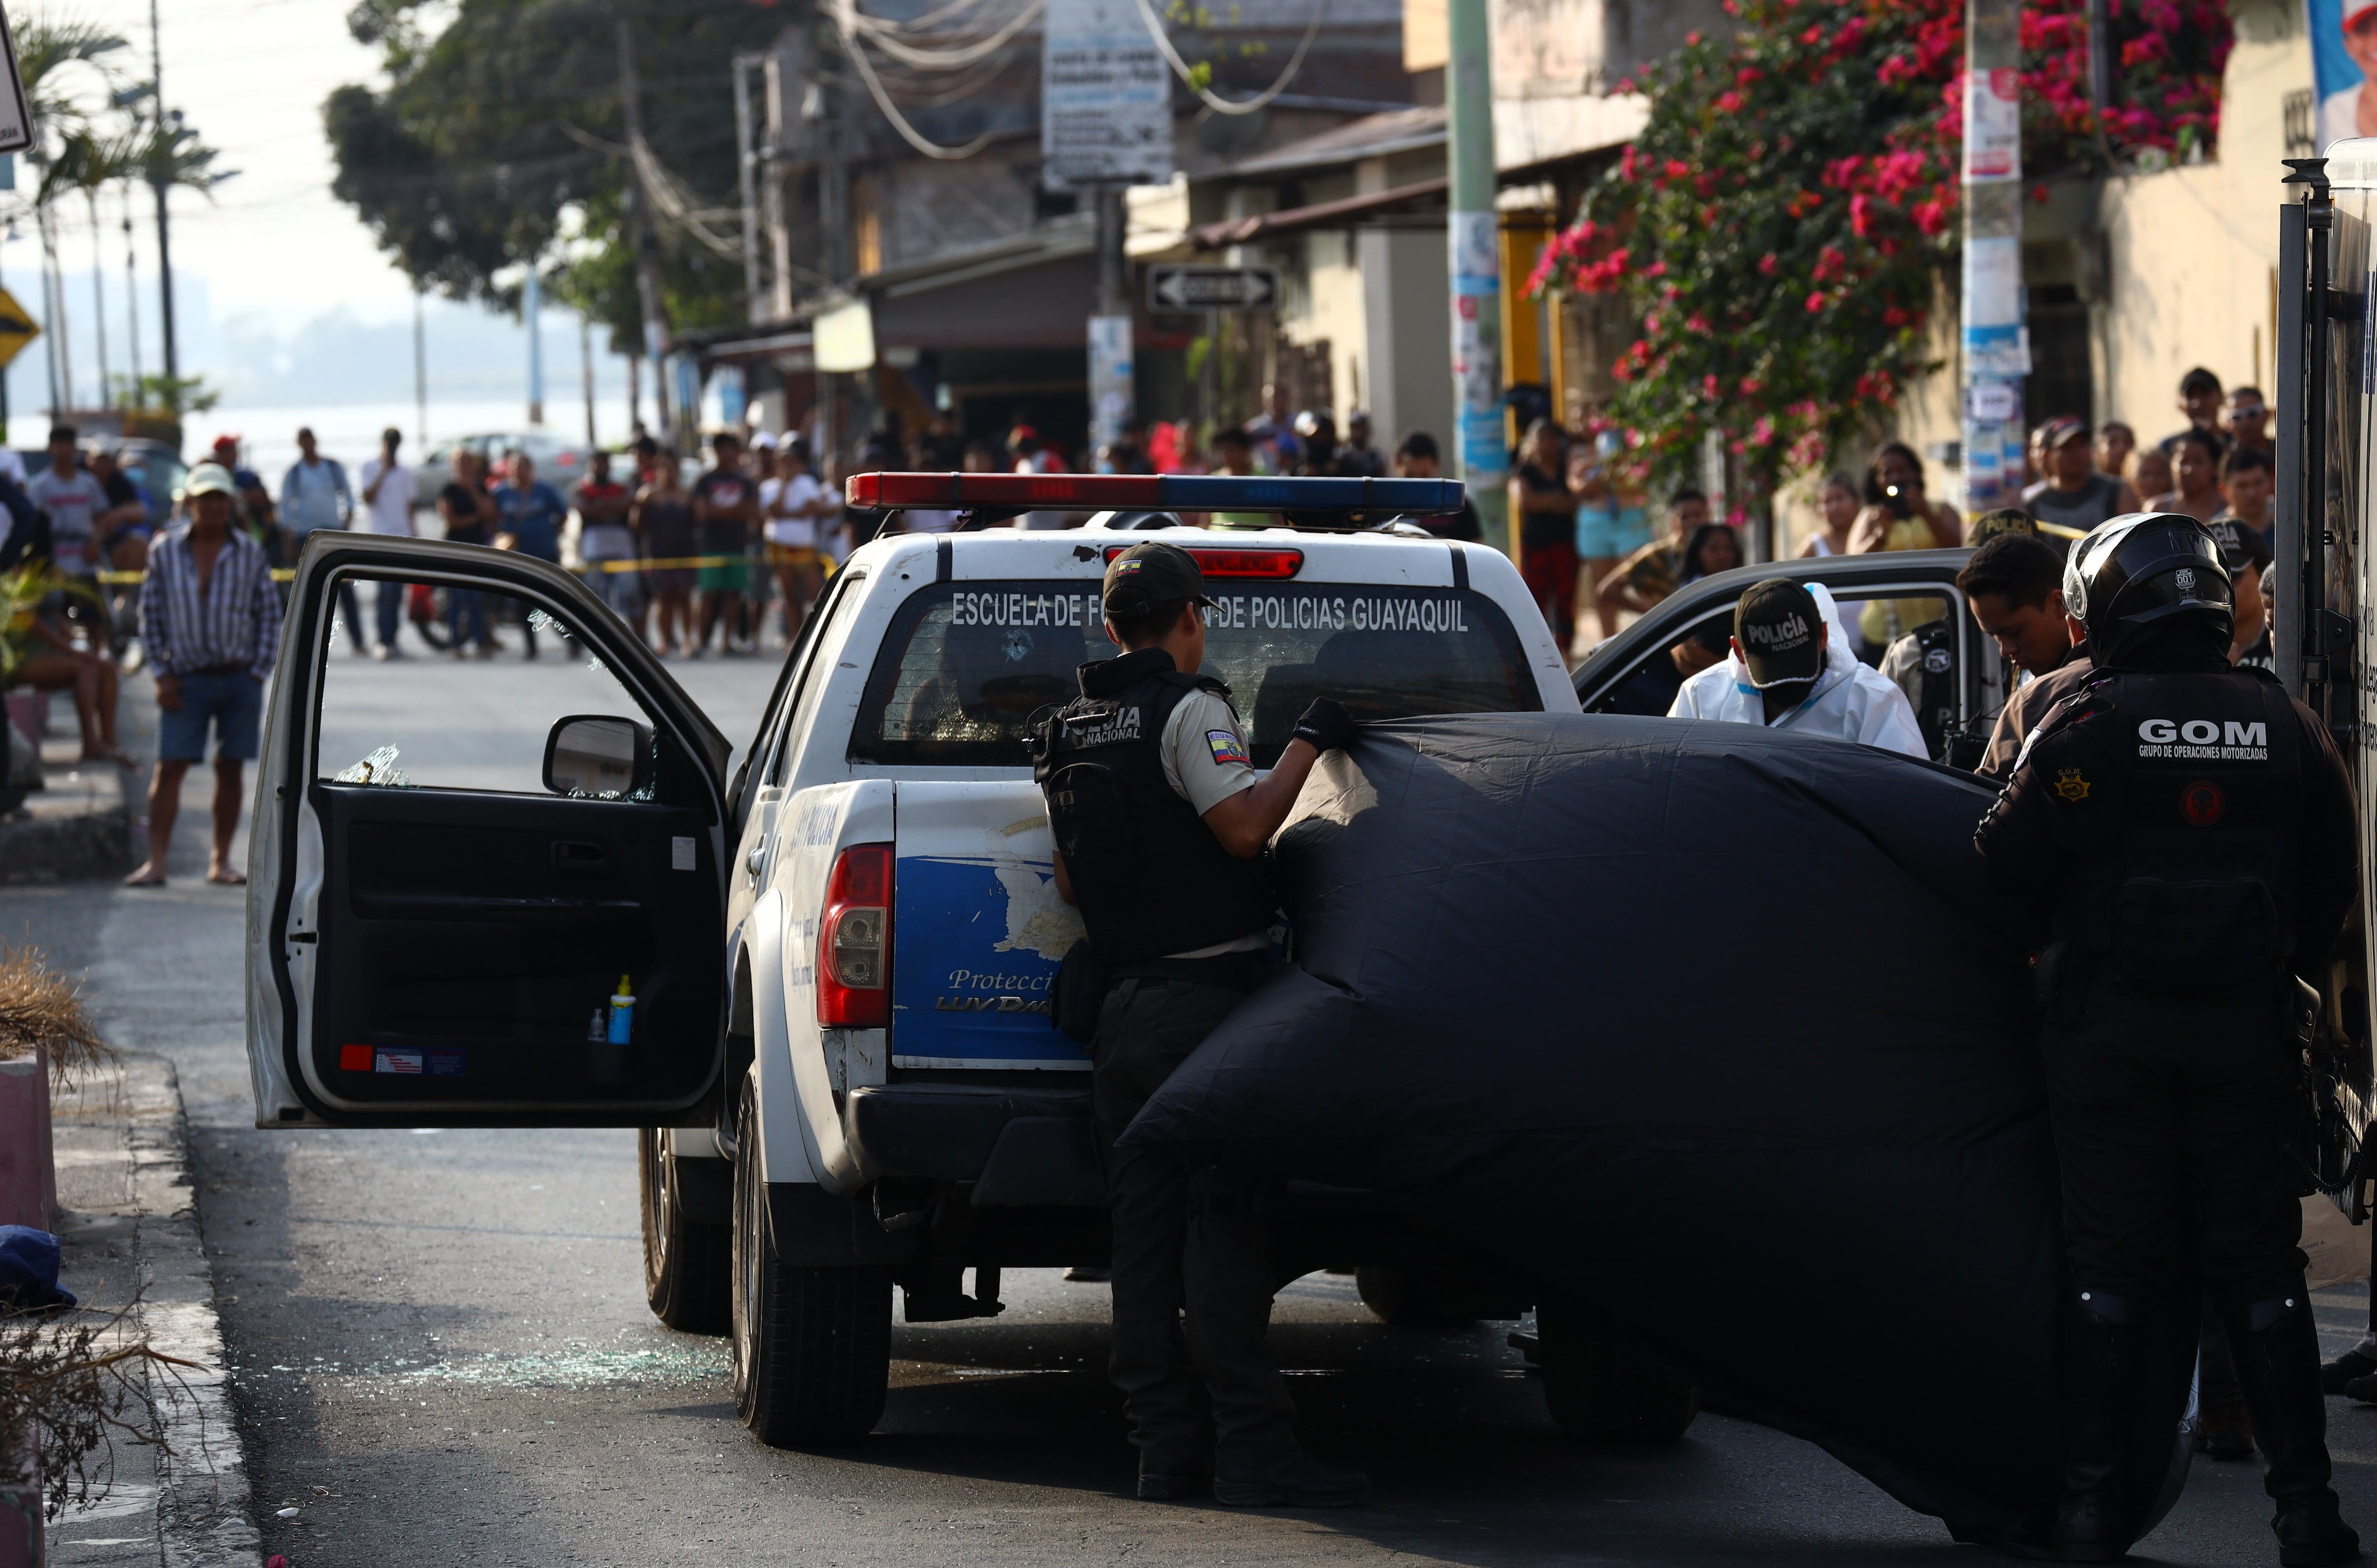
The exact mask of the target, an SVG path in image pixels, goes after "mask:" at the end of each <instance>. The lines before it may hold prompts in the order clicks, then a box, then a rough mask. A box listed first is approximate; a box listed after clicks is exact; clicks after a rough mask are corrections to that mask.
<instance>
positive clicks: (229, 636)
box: [125, 462, 281, 887]
mask: <svg viewBox="0 0 2377 1568" xmlns="http://www.w3.org/2000/svg"><path fill="white" fill-rule="evenodd" d="M183 494H184V496H185V497H187V498H188V500H189V504H190V521H189V522H188V523H187V524H186V525H185V526H184V527H181V528H177V529H175V530H174V531H173V533H168V534H167V535H166V536H165V537H164V538H163V539H161V540H160V541H158V543H157V547H156V548H155V549H153V550H151V551H150V552H149V575H148V577H147V578H145V579H144V580H142V581H141V584H140V645H141V647H142V648H144V649H146V650H147V651H148V658H149V668H150V669H151V670H153V671H155V672H156V676H157V706H158V708H159V710H160V712H159V714H158V720H157V772H156V776H155V777H154V778H152V779H151V780H150V781H149V858H148V860H147V861H145V862H144V863H143V864H142V865H141V867H140V868H139V869H138V870H137V871H135V872H133V873H132V875H131V876H130V877H129V878H127V879H125V880H127V881H128V882H130V883H131V885H132V886H134V887H155V886H158V885H160V884H161V883H162V882H163V881H164V880H165V853H166V851H167V849H169V848H170V847H171V846H172V844H173V819H174V817H175V816H176V815H177V814H178V813H179V812H180V810H181V805H182V777H183V775H184V774H185V773H187V772H189V771H190V764H191V763H193V762H202V761H204V760H206V755H207V733H208V731H209V729H211V730H212V731H213V732H214V740H215V759H214V760H215V804H214V845H213V853H212V854H211V855H209V856H208V859H207V880H209V881H210V882H231V883H238V882H244V881H245V880H247V879H246V878H245V877H244V876H242V875H240V873H239V870H238V869H237V868H235V867H233V865H232V861H231V841H232V836H233V834H234V833H236V832H238V831H239V803H240V800H241V798H242V796H243V795H244V794H245V792H244V791H243V789H242V788H241V780H240V775H241V773H242V772H243V771H244V770H245V767H246V764H247V760H248V759H249V758H251V757H254V756H255V755H256V750H257V723H258V721H259V720H260V719H261V718H262V717H263V713H264V683H265V680H266V679H267V678H268V677H269V676H270V675H271V674H272V661H273V659H274V658H275V657H276V656H277V655H278V654H279V653H280V652H281V595H280V594H279V593H278V592H275V591H274V589H273V586H272V570H271V568H270V567H269V565H268V564H267V563H266V561H265V558H264V546H263V545H258V544H257V542H256V541H255V540H253V539H250V538H249V537H248V536H247V535H246V534H245V533H243V532H241V531H240V530H239V529H236V528H233V526H232V525H231V519H232V504H233V498H234V497H236V495H237V494H238V485H236V484H235V483H234V482H233V479H232V476H231V471H230V470H228V469H226V468H224V467H223V466H222V465H221V464H220V463H213V462H202V463H200V464H198V465H197V467H196V468H194V469H192V470H190V477H189V479H188V481H187V483H186V484H185V485H184V487H183Z"/></svg>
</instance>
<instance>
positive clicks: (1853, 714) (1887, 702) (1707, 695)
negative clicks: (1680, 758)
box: [1667, 582, 1931, 760]
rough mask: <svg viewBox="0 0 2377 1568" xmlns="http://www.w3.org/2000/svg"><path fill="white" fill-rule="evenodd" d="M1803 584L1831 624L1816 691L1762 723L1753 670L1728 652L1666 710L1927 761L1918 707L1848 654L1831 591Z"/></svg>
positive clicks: (1685, 687)
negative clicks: (1848, 742) (1819, 737)
mask: <svg viewBox="0 0 2377 1568" xmlns="http://www.w3.org/2000/svg"><path fill="white" fill-rule="evenodd" d="M1807 586H1808V592H1810V593H1812V594H1814V595H1815V598H1816V607H1817V608H1818V609H1820V610H1822V612H1823V615H1824V619H1825V621H1826V623H1827V624H1829V625H1830V626H1831V627H1832V628H1833V630H1832V637H1831V639H1830V640H1829V641H1828V642H1827V643H1826V644H1825V648H1824V673H1823V674H1822V675H1821V676H1817V677H1816V686H1815V689H1814V690H1812V691H1810V693H1809V694H1808V700H1806V701H1804V702H1802V703H1800V704H1799V705H1798V707H1797V708H1794V709H1792V710H1791V712H1787V713H1786V714H1784V715H1783V716H1782V717H1781V718H1779V719H1777V720H1775V721H1774V724H1766V707H1765V699H1764V698H1762V697H1761V696H1760V695H1759V692H1758V688H1756V687H1754V686H1752V685H1750V671H1749V670H1748V669H1746V668H1745V667H1744V666H1743V664H1742V663H1741V656H1740V655H1739V654H1738V653H1732V652H1728V653H1726V656H1725V663H1723V664H1712V665H1710V666H1709V667H1708V668H1707V669H1704V670H1702V672H1701V673H1700V674H1698V675H1696V676H1692V677H1691V678H1690V680H1688V681H1686V682H1684V685H1683V689H1681V690H1680V691H1678V692H1677V693H1676V703H1675V706H1674V707H1672V708H1669V709H1668V710H1667V717H1669V718H1671V719H1716V720H1720V721H1723V722H1725V723H1727V724H1763V725H1765V726H1766V727H1767V728H1769V729H1778V730H1790V731H1793V732H1794V733H1796V734H1799V735H1822V736H1831V737H1832V738H1834V740H1854V741H1857V742H1859V743H1860V744H1863V745H1866V746H1879V747H1881V748H1882V749H1883V750H1885V751H1903V752H1905V754H1906V755H1907V756H1909V757H1921V758H1924V759H1926V760H1929V757H1930V755H1931V752H1930V749H1929V748H1928V747H1926V746H1925V745H1924V744H1923V732H1922V731H1921V730H1920V729H1918V728H1917V727H1916V724H1915V709H1914V707H1913V706H1912V705H1911V704H1909V703H1908V701H1907V700H1906V693H1905V692H1904V691H1901V690H1899V689H1898V683H1897V682H1896V681H1893V680H1892V679H1891V678H1890V677H1889V676H1885V675H1883V674H1882V673H1881V671H1880V670H1877V669H1872V668H1869V667H1868V666H1867V665H1865V664H1859V663H1858V662H1857V655H1856V654H1855V653H1853V652H1850V650H1851V649H1852V648H1854V647H1856V646H1857V644H1856V643H1855V642H1853V641H1852V640H1850V638H1849V634H1848V628H1846V627H1845V626H1844V625H1843V624H1842V623H1841V612H1840V606H1839V605H1837V604H1834V603H1833V595H1832V593H1831V592H1830V591H1829V590H1827V589H1826V588H1825V587H1824V585H1823V584H1822V583H1820V582H1811V583H1809V584H1808V585H1807Z"/></svg>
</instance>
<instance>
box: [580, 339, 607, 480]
mask: <svg viewBox="0 0 2377 1568" xmlns="http://www.w3.org/2000/svg"><path fill="white" fill-rule="evenodd" d="M578 389H579V395H580V396H582V397H583V398H584V399H585V400H586V449H587V450H588V451H590V452H591V451H592V450H593V449H595V448H596V447H598V446H600V445H601V444H602V443H601V442H600V441H598V440H596V439H595V437H594V329H593V327H592V325H591V323H589V322H588V321H587V319H586V317H583V316H581V317H579V318H578Z"/></svg>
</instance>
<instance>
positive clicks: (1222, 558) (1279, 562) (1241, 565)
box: [1106, 545, 1304, 582]
mask: <svg viewBox="0 0 2377 1568" xmlns="http://www.w3.org/2000/svg"><path fill="white" fill-rule="evenodd" d="M1129 548H1130V546H1129V545H1107V546H1106V559H1107V560H1109V561H1111V560H1113V559H1114V558H1115V557H1117V556H1119V555H1121V554H1122V553H1123V552H1124V551H1125V550H1128V549H1129ZM1189 559H1190V560H1192V561H1195V562H1196V563H1197V569H1198V570H1199V571H1200V572H1203V573H1204V574H1205V575H1206V576H1207V577H1238V578H1247V577H1253V578H1260V579H1263V580H1265V581H1272V582H1284V581H1287V580H1288V579H1289V578H1291V577H1294V576H1295V575H1296V573H1297V572H1299V571H1301V570H1303V569H1304V552H1303V551H1301V550H1232V549H1222V548H1217V547H1213V546H1210V545H1189Z"/></svg>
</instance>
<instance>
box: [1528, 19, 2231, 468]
mask: <svg viewBox="0 0 2377 1568" xmlns="http://www.w3.org/2000/svg"><path fill="white" fill-rule="evenodd" d="M1726 10H1727V12H1729V13H1731V14H1732V15H1733V16H1734V17H1735V18H1737V19H1738V24H1739V25H1738V30H1735V31H1732V32H1729V33H1727V34H1726V35H1724V36H1721V37H1720V36H1703V35H1702V34H1700V33H1693V34H1692V35H1690V39H1689V40H1688V42H1686V44H1685V46H1684V47H1683V48H1681V49H1679V50H1678V51H1676V52H1675V53H1674V54H1670V55H1668V56H1667V57H1666V59H1664V60H1661V61H1659V62H1658V63H1656V64H1655V65H1654V66H1650V67H1649V68H1648V69H1646V70H1645V71H1644V72H1643V74H1642V78H1641V79H1640V80H1639V81H1638V82H1636V83H1632V84H1627V85H1626V90H1639V91H1641V92H1642V93H1643V94H1644V95H1645V96H1647V98H1648V99H1649V101H1650V109H1651V113H1650V120H1649V123H1648V124H1647V125H1645V126H1644V127H1643V129H1642V134H1641V135H1640V136H1639V137H1637V138H1635V140H1634V142H1633V143H1632V144H1631V145H1630V147H1628V148H1627V150H1626V151H1625V154H1624V156H1623V157H1622V158H1621V159H1620V160H1619V162H1618V163H1617V164H1616V165H1615V166H1613V167H1612V168H1611V169H1610V171H1609V172H1608V173H1607V175H1605V176H1604V177H1603V178H1602V179H1601V180H1600V182H1599V183H1597V184H1596V185H1595V186H1593V187H1592V189H1591V190H1590V191H1589V192H1588V193H1587V195H1586V197H1585V199H1584V202H1583V209H1582V211H1581V212H1580V214H1579V216H1578V219H1577V221H1576V222H1575V224H1574V225H1573V226H1572V227H1571V228H1570V229H1568V230H1566V231H1565V232H1563V233H1560V234H1559V235H1558V236H1557V237H1555V238H1554V239H1553V240H1552V242H1551V243H1550V244H1549V245H1547V247H1546V248H1545V251H1544V255H1543V258H1542V261H1541V263H1540V264H1539V265H1538V267H1537V269H1536V271H1535V279H1534V281H1533V283H1532V285H1531V286H1532V287H1533V288H1534V289H1535V290H1537V291H1541V290H1543V289H1547V288H1553V287H1558V288H1565V289H1570V290H1573V291H1576V292H1578V293H1587V294H1616V295H1618V296H1619V297H1620V298H1621V299H1623V300H1624V301H1625V303H1626V305H1628V307H1629V313H1630V314H1631V315H1633V316H1634V317H1635V319H1636V320H1637V321H1639V323H1640V331H1639V333H1638V334H1637V336H1636V337H1635V339H1634V341H1633V342H1632V343H1631V345H1630V346H1629V347H1628V348H1627V349H1626V351H1625V352H1624V353H1621V354H1620V355H1619V357H1618V360H1617V363H1616V364H1615V365H1612V366H1611V367H1610V369H1611V374H1612V375H1613V376H1614V377H1616V378H1617V380H1618V381H1619V391H1618V393H1617V396H1616V397H1615V398H1614V399H1613V400H1612V401H1611V404H1610V406H1609V408H1608V409H1607V411H1605V413H1606V418H1607V422H1608V423H1609V424H1610V425H1613V426H1615V427H1616V428H1618V429H1619V430H1621V431H1623V432H1625V433H1626V435H1627V436H1628V438H1629V444H1630V449H1631V450H1632V451H1633V452H1634V453H1635V454H1636V457H1637V459H1638V461H1640V463H1641V465H1642V467H1643V468H1644V469H1646V470H1647V471H1648V472H1649V473H1652V474H1653V475H1654V476H1657V477H1662V478H1673V477H1678V476H1681V475H1683V474H1684V473H1687V472H1689V471H1690V468H1691V465H1692V464H1693V463H1694V462H1695V461H1697V459H1698V454H1699V451H1700V443H1701V438H1702V434H1703V433H1704V432H1706V431H1709V430H1712V429H1714V430H1716V431H1718V432H1720V433H1721V434H1722V435H1723V437H1724V438H1725V440H1726V443H1727V446H1728V448H1729V449H1730V450H1731V451H1732V452H1733V453H1734V454H1735V456H1736V457H1737V458H1738V460H1740V461H1741V463H1742V465H1743V469H1744V473H1745V475H1746V477H1747V478H1748V479H1749V480H1750V484H1751V485H1752V487H1753V488H1754V489H1756V490H1757V491H1759V492H1760V493H1761V494H1762V495H1768V496H1771V495H1772V494H1773V493H1774V486H1775V485H1776V484H1777V483H1778V482H1779V481H1780V480H1781V479H1783V478H1785V477H1786V476H1788V475H1791V474H1794V473H1807V472H1810V471H1812V470H1815V469H1818V468H1820V467H1821V466H1822V464H1823V463H1824V462H1825V461H1828V458H1829V454H1831V453H1832V452H1833V451H1834V450H1835V449H1837V448H1838V447H1839V446H1840V445H1841V444H1842V443H1844V442H1845V441H1846V440H1848V439H1850V438H1851V437H1854V436H1856V435H1857V434H1858V433H1860V432H1862V431H1865V430H1868V429H1870V428H1872V427H1873V426H1874V425H1877V424H1879V423H1881V421H1883V420H1885V419H1887V417H1888V416H1889V413H1890V412H1891V410H1892V409H1893V407H1894V406H1895V404H1896V402H1897V401H1898V399H1899V397H1900V395H1901V394H1902V393H1903V391H1904V389H1905V387H1906V385H1907V383H1908V382H1909V381H1910V380H1912V379H1914V378H1915V377H1918V376H1921V375H1923V374H1925V373H1926V372H1928V371H1930V370H1932V369H1934V368H1936V365H1935V354H1934V352H1933V350H1932V348H1931V343H1932V341H1933V339H1932V337H1931V334H1930V318H1931V317H1932V314H1933V312H1934V311H1935V310H1937V309H1939V308H1940V307H1941V300H1942V299H1943V298H1949V297H1953V296H1952V294H1950V293H1948V292H1947V290H1948V289H1951V288H1953V279H1954V276H1955V269H1956V266H1957V263H1958V258H1959V255H1960V238H1959V233H1958V227H1957V225H1958V217H1959V214H1958V207H1959V203H1960V201H1961V199H1962V191H1961V187H1960V185H1959V177H1960V171H1959V158H1960V156H1961V148H1962V144H1963V137H1964V121H1963V105H1964V89H1965V80H1964V75H1965V72H1964V60H1965V49H1964V6H1963V3H1962V0H1726ZM2112 12H2113V31H2114V37H2115V40H2116V42H2118V43H2119V45H2120V70H2119V72H2118V73H2117V75H2118V86H2119V91H2118V93H2117V94H2116V107H2115V108H2114V109H2113V110H2111V111H2110V112H2109V113H2108V114H2103V115H2101V116H2100V115H2099V114H2097V112H2096V110H2095V108H2094V107H2092V105H2091V104H2090V102H2089V101H2088V96H2087V89H2086V79H2087V78H2086V62H2087V30H2086V21H2085V6H2084V0H2028V3H2026V4H2025V7H2024V11H2023V17H2022V50H2023V65H2022V85H2021V91H2022V103H2023V162H2024V167H2025V169H2028V170H2031V171H2034V172H2035V176H2036V177H2037V178H2038V179H2039V180H2042V181H2048V180H2053V179H2056V178H2059V177H2063V176H2072V175H2090V174H2100V173H2103V172H2105V171H2107V170H2108V169H2111V168H2114V167H2132V168H2134V167H2153V166H2156V165H2159V164H2162V163H2167V162H2170V161H2171V160H2173V159H2185V158H2187V157H2190V156H2193V155H2195V153H2196V152H2197V151H2198V150H2206V149H2208V148H2209V146H2210V144H2211V141H2212V138H2214V137H2215V136H2216V133H2217V130H2218V126H2219V104H2220V69H2221V66H2222V64H2223V63H2224V62H2225V61H2226V59H2227V57H2228V48H2229V38H2230V33H2229V26H2228V15H2227V13H2226V11H2225V10H2224V9H2223V8H2222V7H2221V6H2219V5H2218V4H2217V3H2216V0H2114V4H2113V6H2112ZM2031 194H2032V195H2033V196H2034V197H2037V199H2041V200H2044V199H2045V197H2046V194H2047V192H2046V187H2045V186H2044V185H2043V184H2042V185H2039V186H2035V187H2034V189H2033V191H2032V193H2031ZM1948 308H1950V309H1953V308H1954V307H1953V305H1949V306H1948Z"/></svg>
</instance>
